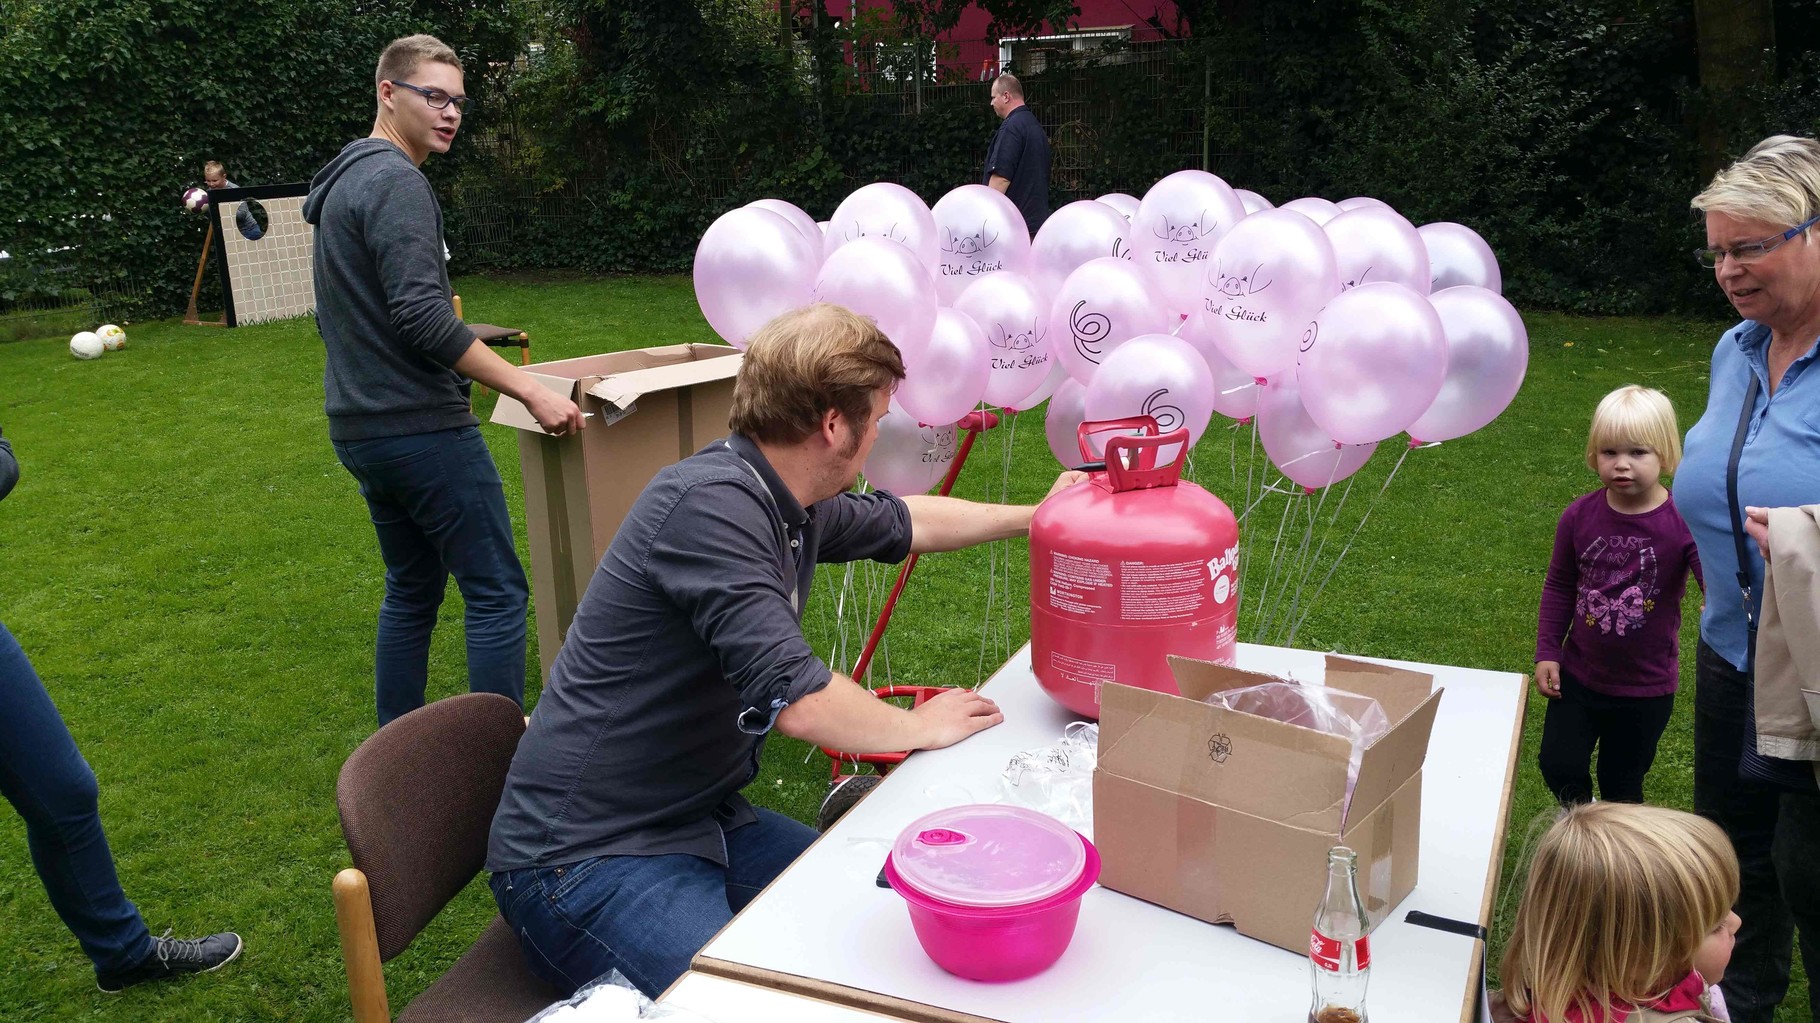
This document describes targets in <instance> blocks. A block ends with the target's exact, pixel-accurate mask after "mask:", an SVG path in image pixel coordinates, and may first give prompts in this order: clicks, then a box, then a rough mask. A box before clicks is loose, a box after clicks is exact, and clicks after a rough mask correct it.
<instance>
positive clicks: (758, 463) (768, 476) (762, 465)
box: [727, 433, 809, 529]
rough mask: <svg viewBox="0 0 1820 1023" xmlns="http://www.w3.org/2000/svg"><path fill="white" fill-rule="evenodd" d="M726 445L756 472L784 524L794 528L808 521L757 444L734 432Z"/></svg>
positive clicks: (799, 505) (807, 514) (794, 496)
mask: <svg viewBox="0 0 1820 1023" xmlns="http://www.w3.org/2000/svg"><path fill="white" fill-rule="evenodd" d="M727 447H729V448H731V449H732V451H733V453H734V454H736V455H738V456H739V457H740V458H742V459H744V460H745V462H746V464H747V465H750V466H751V467H752V471H754V472H756V473H758V478H759V479H760V480H761V481H762V482H763V483H764V484H765V488H766V489H767V490H769V491H770V492H771V500H772V501H773V502H775V503H776V505H777V516H778V518H781V519H783V520H784V525H786V526H788V527H790V528H791V529H796V528H798V527H800V526H801V525H802V524H803V523H805V522H807V521H809V513H808V512H806V511H804V510H803V506H802V502H800V501H798V500H797V499H796V495H795V494H792V493H791V492H790V488H789V487H787V486H785V485H784V480H783V477H781V476H779V475H778V474H777V470H776V469H773V468H771V462H770V460H769V459H767V458H765V453H764V452H763V451H760V450H759V449H758V445H757V444H754V443H752V441H751V439H749V438H747V437H743V436H741V435H739V434H737V433H735V434H732V435H731V436H729V437H728V438H727Z"/></svg>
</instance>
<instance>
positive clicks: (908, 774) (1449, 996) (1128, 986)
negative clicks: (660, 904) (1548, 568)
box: [697, 644, 1526, 1023]
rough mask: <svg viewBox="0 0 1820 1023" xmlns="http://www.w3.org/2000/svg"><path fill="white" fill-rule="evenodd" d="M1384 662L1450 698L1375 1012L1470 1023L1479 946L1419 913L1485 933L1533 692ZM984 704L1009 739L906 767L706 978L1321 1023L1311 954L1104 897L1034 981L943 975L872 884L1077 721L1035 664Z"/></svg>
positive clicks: (797, 870) (1377, 957)
mask: <svg viewBox="0 0 1820 1023" xmlns="http://www.w3.org/2000/svg"><path fill="white" fill-rule="evenodd" d="M1238 663H1239V666H1240V667H1241V668H1246V669H1250V670H1254V671H1266V672H1271V673H1274V674H1279V675H1288V676H1291V677H1294V678H1297V679H1299V680H1301V681H1304V682H1315V681H1318V680H1319V679H1320V678H1321V677H1322V674H1323V670H1324V663H1323V655H1322V654H1319V653H1316V652H1313V651H1305V650H1289V649H1283V648H1278V647H1261V646H1254V645H1250V644H1240V646H1239V652H1238ZM1384 663H1388V664H1396V665H1399V666H1401V667H1407V668H1411V669H1414V670H1417V671H1422V672H1427V673H1431V674H1433V675H1434V677H1435V685H1436V686H1437V687H1441V688H1445V690H1446V695H1444V696H1443V697H1442V699H1441V704H1440V707H1439V713H1438V715H1437V717H1436V720H1435V727H1434V732H1433V736H1432V738H1431V739H1430V741H1429V749H1428V758H1427V761H1426V765H1425V767H1424V769H1423V783H1422V839H1421V868H1420V875H1419V877H1418V880H1417V885H1416V889H1415V891H1414V892H1413V893H1411V895H1410V896H1409V898H1407V899H1405V900H1404V901H1403V902H1402V903H1401V904H1400V905H1399V906H1397V907H1396V908H1395V909H1394V910H1392V911H1391V913H1390V914H1389V916H1388V917H1387V918H1386V919H1384V920H1383V921H1382V922H1381V923H1379V924H1378V925H1377V927H1376V930H1375V931H1374V932H1373V935H1372V947H1371V958H1372V971H1371V973H1372V976H1371V987H1370V994H1369V996H1368V1001H1367V1005H1368V1007H1369V1009H1370V1013H1371V1016H1372V1018H1374V1019H1378V1020H1394V1021H1397V1023H1422V1021H1430V1020H1432V1021H1436V1023H1440V1021H1455V1020H1460V1019H1461V1018H1462V1016H1463V1014H1464V1013H1465V1011H1466V1010H1468V1009H1469V1008H1470V1004H1471V1003H1470V1001H1469V992H1470V991H1471V990H1472V989H1476V987H1477V973H1476V970H1475V963H1476V959H1475V952H1476V949H1477V943H1476V942H1474V941H1472V940H1470V939H1468V938H1464V937H1461V936H1458V935H1455V934H1449V933H1445V932H1442V931H1437V930H1432V929H1429V928H1423V927H1416V926H1413V925H1410V924H1406V923H1404V922H1403V919H1404V916H1405V915H1406V914H1407V913H1408V912H1409V911H1411V910H1418V909H1419V910H1424V911H1426V912H1429V913H1433V914H1436V915H1439V916H1444V917H1451V918H1453V919H1456V920H1468V921H1476V922H1478V923H1481V924H1486V923H1488V920H1487V916H1488V914H1489V909H1490V905H1489V903H1490V893H1491V891H1492V890H1493V889H1494V888H1495V882H1496V876H1497V875H1496V872H1497V870H1498V867H1499V860H1500V856H1499V855H1498V854H1499V851H1500V850H1501V849H1502V836H1503V833H1504V828H1505V823H1506V822H1505V819H1504V818H1505V815H1506V814H1507V813H1508V802H1507V793H1508V789H1509V784H1510V781H1511V772H1512V771H1513V769H1514V764H1513V761H1514V759H1515V758H1514V746H1515V744H1516V743H1517V741H1518V739H1519V737H1520V735H1521V730H1520V728H1519V727H1518V724H1519V722H1518V719H1519V717H1520V715H1521V713H1522V706H1523V697H1524V693H1525V689H1526V684H1525V682H1524V680H1523V677H1522V676H1521V675H1518V674H1516V673H1513V672H1491V671H1480V670H1476V669H1470V668H1452V667H1444V666H1439V665H1428V664H1416V663H1412V662H1406V661H1385V662H1384ZM984 692H985V694H986V695H988V696H990V697H992V698H993V699H994V700H996V701H997V702H998V703H999V706H1000V707H1001V708H1002V709H1003V710H1004V712H1005V722H1004V724H1002V725H999V726H998V727H995V728H992V729H989V730H987V731H985V732H982V733H980V734H979V735H976V736H974V737H972V738H971V739H968V740H967V741H965V742H963V743H961V744H959V745H957V746H954V747H951V748H949V749H945V750H934V751H929V752H924V753H918V754H917V755H915V756H913V757H911V758H910V759H909V760H907V761H906V762H905V763H904V765H903V766H902V767H899V768H898V769H897V770H896V771H894V772H892V774H891V775H890V776H889V777H888V778H887V779H886V780H885V782H884V783H883V784H882V785H880V786H879V788H878V789H877V790H876V791H875V792H873V794H871V795H870V796H868V797H867V798H866V799H865V800H864V801H862V802H861V803H860V804H859V805H858V806H857V807H855V808H854V809H853V810H852V812H850V813H849V814H847V816H846V817H844V818H842V820H841V821H840V823H839V824H838V825H836V826H835V827H834V828H833V829H832V830H831V831H829V832H828V833H827V834H826V835H824V836H822V838H821V839H820V840H819V841H817V842H816V843H815V845H814V846H812V847H811V848H810V849H809V850H808V852H806V853H804V854H803V856H802V857H801V858H800V859H798V860H797V861H796V863H794V864H792V865H791V867H790V868H789V869H788V870H786V871H785V872H784V874H783V875H782V876H781V877H779V878H778V879H777V881H776V882H775V883H774V884H772V886H771V887H770V888H768V889H767V890H766V891H765V892H764V893H763V894H761V895H760V896H759V897H758V898H757V899H755V900H754V901H753V902H752V904H751V905H750V906H748V907H747V908H746V910H745V911H744V912H742V913H741V914H740V915H739V916H738V917H736V918H735V919H734V921H733V922H732V923H731V924H729V925H728V926H727V928H726V929H725V930H723V931H722V932H721V933H720V934H719V935H718V936H717V937H716V938H715V939H714V940H713V941H712V942H710V943H709V945H708V946H707V947H706V948H705V949H703V950H702V953H701V958H699V959H698V960H697V969H702V970H708V971H714V970H717V969H721V970H727V969H730V970H731V972H740V973H746V972H749V971H759V972H762V973H763V974H765V975H767V982H770V983H779V984H783V985H788V986H795V987H799V988H800V989H802V990H805V991H811V992H814V993H817V994H821V995H822V996H823V997H827V991H828V985H839V986H841V987H845V988H851V989H855V991H857V992H872V993H877V994H881V995H885V996H887V997H889V998H895V999H903V1000H905V1001H908V1002H913V1003H918V1004H920V1005H924V1006H931V1007H934V1008H935V1009H937V1010H945V1012H944V1011H937V1012H932V1013H929V1014H928V1015H929V1016H930V1017H931V1018H939V1017H941V1016H943V1015H952V1014H954V1013H964V1014H969V1015H973V1016H979V1017H983V1018H986V1019H991V1020H1002V1021H1006V1023H1068V1021H1083V1023H1085V1021H1099V1023H1104V1021H1116V1023H1140V1021H1141V1023H1166V1021H1172V1020H1182V1021H1190V1020H1192V1021H1196V1023H1204V1021H1207V1020H1213V1019H1220V1020H1245V1021H1248V1023H1270V1021H1278V1020H1280V1021H1283V1023H1298V1021H1302V1020H1306V1019H1307V1012H1308V1001H1309V997H1310V994H1309V992H1310V989H1309V973H1308V971H1309V965H1308V959H1307V957H1306V956H1305V955H1298V954H1295V953H1291V952H1286V951H1284V950H1282V949H1279V948H1276V947H1274V946H1271V945H1267V944H1265V943H1263V942H1261V941H1256V940H1254V939H1251V938H1247V937H1244V936H1243V935H1240V934H1239V933H1238V932H1237V931H1235V930H1233V929H1232V928H1231V927H1223V926H1214V925H1211V924H1207V923H1203V922H1202V921H1199V920H1196V919H1194V918H1192V917H1189V916H1185V915H1183V914H1179V913H1175V912H1172V911H1170V910H1167V909H1164V908H1162V907H1160V906H1155V905H1152V904H1150V903H1147V902H1143V901H1141V900H1138V899H1134V898H1131V897H1129V896H1126V895H1122V894H1120V893H1118V892H1114V891H1111V890H1109V889H1106V888H1101V887H1097V886H1096V887H1095V888H1093V889H1092V890H1091V891H1089V892H1088V893H1087V895H1086V896H1085V897H1084V898H1083V901H1082V906H1081V915H1080V923H1079V925H1078V927H1077V929H1076V931H1075V936H1074V941H1073V943H1072V944H1071V945H1070V946H1069V948H1068V951H1067V952H1066V953H1065V954H1064V955H1063V956H1062V958H1061V960H1060V961H1059V962H1057V963H1056V965H1054V966H1052V967H1050V968H1049V969H1048V970H1047V971H1045V972H1044V973H1042V974H1039V975H1037V976H1036V977H1032V978H1030V979H1028V980H1023V981H1016V982H1013V983H1008V984H983V983H978V982H974V981H969V980H963V979H961V978H959V977H955V976H952V975H950V974H948V973H946V972H944V971H943V970H942V969H941V968H940V967H938V966H936V965H935V964H934V963H933V962H932V961H930V959H929V958H928V956H926V955H925V954H924V953H923V951H922V948H921V946H920V945H918V944H917V940H916V935H915V933H914V932H913V931H912V930H911V928H910V920H909V917H908V914H907V912H906V910H905V907H904V903H903V900H902V899H901V898H899V897H898V895H897V894H896V893H895V892H892V891H890V890H888V889H881V888H878V887H877V886H876V885H875V884H874V879H875V877H876V876H877V874H878V872H879V868H880V867H881V866H882V865H883V862H884V859H885V854H886V853H887V852H888V851H889V849H890V842H891V840H892V839H893V838H894V837H895V836H896V835H897V834H898V832H899V831H900V830H902V829H903V828H904V827H905V826H906V825H908V824H909V823H910V822H911V821H912V820H914V819H916V818H917V817H919V816H921V815H923V814H924V813H927V812H929V811H931V810H935V809H939V808H941V807H943V806H949V805H954V804H957V803H965V802H997V801H1000V799H1001V783H1000V775H1001V772H1002V771H1003V770H1004V767H1005V764H1006V761H1007V760H1008V759H1009V758H1010V757H1011V756H1012V755H1013V754H1015V753H1017V752H1020V751H1022V750H1026V749H1035V748H1039V747H1042V746H1047V745H1051V744H1053V743H1055V742H1056V741H1057V740H1059V739H1060V738H1061V736H1062V731H1063V728H1064V727H1065V726H1066V725H1067V724H1068V722H1069V721H1070V720H1072V717H1071V715H1070V714H1069V713H1068V712H1067V711H1066V710H1065V709H1063V708H1062V707H1061V706H1060V705H1058V704H1056V703H1054V702H1053V701H1051V700H1050V699H1049V697H1048V696H1046V695H1045V694H1044V693H1043V692H1042V690H1041V689H1040V688H1039V687H1038V686H1037V684H1036V680H1035V677H1034V676H1033V675H1032V674H1031V671H1030V655H1029V647H1027V646H1026V647H1025V648H1024V649H1023V650H1021V651H1019V652H1018V653H1017V654H1016V655H1014V656H1013V657H1012V659H1011V660H1010V662H1008V663H1007V664H1006V665H1005V666H1004V667H1003V668H1002V669H1000V670H999V672H998V673H997V674H996V675H994V676H993V677H992V678H991V679H990V680H988V682H987V683H986V686H985V689H984ZM723 963H724V964H729V965H727V966H723V965H722V964H723ZM1215 1007H1218V1008H1217V1011H1216V1009H1215ZM898 1011H900V1012H902V1011H903V1009H902V1007H901V1006H900V1007H899V1009H898ZM904 1014H906V1015H908V1014H910V1013H907V1012H906V1013H904Z"/></svg>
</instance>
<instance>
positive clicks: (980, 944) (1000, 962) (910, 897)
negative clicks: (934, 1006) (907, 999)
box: [885, 835, 1100, 981]
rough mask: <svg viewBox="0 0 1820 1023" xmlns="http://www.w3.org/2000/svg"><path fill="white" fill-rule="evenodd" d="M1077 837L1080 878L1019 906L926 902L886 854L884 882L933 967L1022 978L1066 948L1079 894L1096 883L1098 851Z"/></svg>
mask: <svg viewBox="0 0 1820 1023" xmlns="http://www.w3.org/2000/svg"><path fill="white" fill-rule="evenodd" d="M1080 837H1081V845H1082V846H1084V847H1085V848H1086V852H1087V864H1086V866H1084V867H1082V868H1081V876H1080V878H1079V879H1078V880H1076V881H1075V882H1074V883H1073V884H1071V885H1069V886H1068V887H1067V888H1064V889H1062V890H1061V891H1059V892H1057V893H1055V894H1054V895H1051V896H1049V897H1048V898H1046V899H1040V900H1038V901H1036V902H1032V903H1030V904H1029V905H1025V906H1001V907H996V908H981V907H976V906H957V905H954V904H953V903H949V902H943V901H941V900H939V899H932V898H930V897H929V896H927V895H924V894H923V893H921V892H919V891H917V890H916V889H914V888H912V887H910V886H909V885H908V884H906V883H905V882H904V879H903V878H902V877H901V876H899V874H898V872H897V866H896V865H895V864H893V863H892V862H891V858H890V857H888V856H887V857H886V858H885V880H887V881H889V882H891V887H892V888H894V889H896V891H897V893H898V894H899V895H901V896H903V897H904V902H905V903H906V904H908V905H909V907H910V926H912V927H914V928H915V929H916V940H917V941H920V942H922V945H923V951H924V952H927V953H929V958H931V959H933V960H935V964H936V965H937V966H940V967H941V968H942V969H944V970H947V971H948V972H949V973H952V974H954V975H955V976H957V977H966V978H967V979H968V980H984V981H1007V980H1023V979H1024V978H1025V977H1034V976H1036V975H1037V974H1039V973H1041V972H1043V971H1044V970H1047V969H1048V968H1049V967H1051V966H1053V965H1055V961H1056V960H1057V959H1060V958H1061V957H1062V953H1063V952H1066V951H1067V950H1068V943H1069V942H1070V941H1072V940H1074V924H1075V921H1076V920H1077V919H1079V918H1080V914H1081V896H1083V895H1085V894H1087V889H1089V888H1092V887H1093V885H1094V882H1096V881H1098V880H1099V877H1100V853H1099V850H1098V849H1095V848H1094V847H1093V843H1092V842H1089V841H1087V838H1086V836H1084V835H1083V836H1080Z"/></svg>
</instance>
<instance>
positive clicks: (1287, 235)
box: [1200, 209, 1340, 379]
mask: <svg viewBox="0 0 1820 1023" xmlns="http://www.w3.org/2000/svg"><path fill="white" fill-rule="evenodd" d="M1213 255H1214V258H1213V262H1212V263H1211V264H1209V266H1208V276H1207V281H1206V291H1205V292H1204V297H1203V298H1202V300H1201V307H1200V313H1201V315H1202V317H1203V319H1202V321H1201V322H1202V324H1203V325H1204V327H1205V329H1206V331H1207V332H1208V334H1209V336H1210V338H1211V340H1212V342H1213V344H1214V347H1216V348H1218V349H1219V350H1220V352H1221V354H1223V355H1225V356H1226V358H1227V359H1228V360H1230V361H1231V362H1232V364H1233V365H1235V366H1237V367H1238V368H1239V369H1241V370H1244V371H1245V372H1247V373H1249V374H1251V375H1252V376H1253V377H1264V378H1269V379H1274V378H1275V377H1277V376H1278V375H1280V374H1283V373H1286V372H1288V371H1289V370H1290V369H1291V368H1292V367H1294V366H1295V361H1296V348H1297V346H1298V345H1300V344H1301V342H1302V334H1303V333H1304V332H1305V331H1306V330H1307V329H1308V324H1309V323H1310V322H1312V321H1313V320H1314V318H1315V315H1316V314H1317V313H1319V312H1320V311H1321V307H1322V306H1324V305H1326V304H1327V303H1328V301H1329V300H1330V299H1332V298H1333V297H1334V296H1335V295H1338V294H1339V293H1340V271H1339V264H1338V262H1337V261H1336V259H1335V257H1334V251H1333V245H1332V244H1331V243H1330V242H1328V240H1327V235H1326V234H1324V233H1322V231H1321V229H1320V228H1319V227H1316V226H1315V223H1314V221H1312V220H1309V219H1308V218H1307V217H1305V216H1303V215H1302V214H1300V213H1296V212H1294V211H1292V210H1288V209H1281V210H1265V211H1264V212H1262V213H1254V214H1252V215H1251V216H1249V217H1246V218H1245V219H1244V220H1241V221H1239V222H1238V224H1236V225H1234V227H1233V228H1232V230H1230V231H1228V232H1227V233H1226V236H1225V237H1224V238H1221V239H1220V243H1219V244H1218V245H1217V246H1215V247H1214V250H1213Z"/></svg>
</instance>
